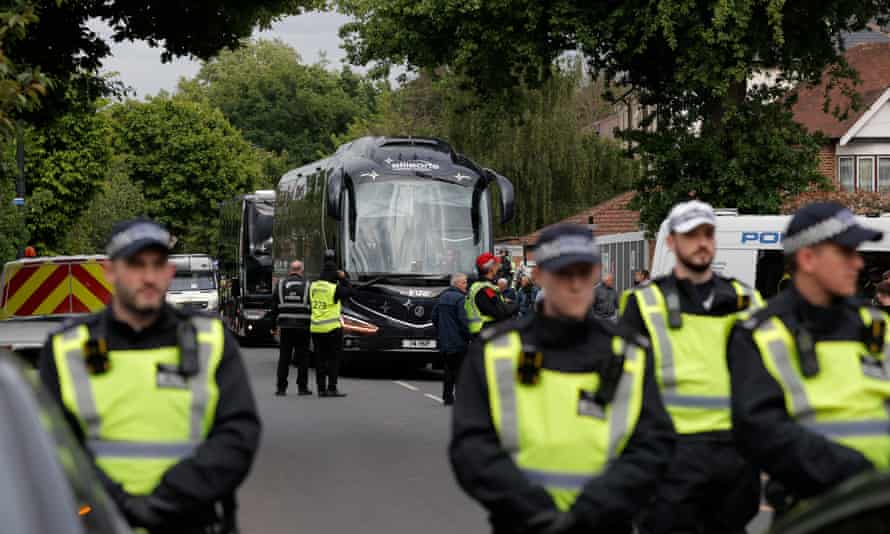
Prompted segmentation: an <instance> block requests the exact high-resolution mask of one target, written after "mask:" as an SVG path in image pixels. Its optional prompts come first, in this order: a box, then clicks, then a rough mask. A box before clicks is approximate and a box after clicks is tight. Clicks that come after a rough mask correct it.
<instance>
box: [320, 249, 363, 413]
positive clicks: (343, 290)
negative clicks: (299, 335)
mask: <svg viewBox="0 0 890 534" xmlns="http://www.w3.org/2000/svg"><path fill="white" fill-rule="evenodd" d="M327 257H328V259H326V260H325V262H324V267H323V269H322V271H321V275H320V279H319V280H316V281H314V282H312V284H311V285H310V286H309V302H310V304H311V306H312V318H311V322H310V327H309V328H310V331H311V332H312V343H313V345H315V355H316V359H317V361H316V367H315V384H316V386H317V387H318V396H319V397H345V396H346V393H343V392H341V391H340V390H339V389H338V388H337V381H338V378H339V376H340V359H341V358H342V352H343V326H342V325H341V323H340V305H341V302H343V300H344V299H347V298H349V297H350V296H351V295H352V288H351V287H350V285H349V281H348V280H347V278H346V273H344V272H343V271H339V270H337V264H336V263H334V260H333V259H331V255H330V253H328V255H327Z"/></svg>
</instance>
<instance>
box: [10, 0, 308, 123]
mask: <svg viewBox="0 0 890 534" xmlns="http://www.w3.org/2000/svg"><path fill="white" fill-rule="evenodd" d="M13 3H14V4H17V5H18V4H23V3H24V2H23V1H21V0H13ZM28 3H29V4H30V5H33V6H34V13H36V14H37V15H39V21H34V20H32V21H31V22H32V24H31V26H30V27H29V28H28V32H27V35H26V36H24V37H23V38H22V39H19V40H17V41H16V42H14V43H11V46H9V47H8V48H6V49H5V50H4V51H5V52H6V54H7V55H8V57H10V58H13V61H14V62H15V63H16V64H17V65H21V66H22V67H23V68H34V69H37V68H39V69H41V70H42V72H44V73H46V74H47V75H48V76H50V77H51V78H52V79H53V80H55V81H56V82H57V83H56V90H54V91H51V92H50V94H49V97H48V100H47V102H46V103H45V104H46V105H45V106H44V110H43V113H42V117H41V118H42V119H44V118H51V117H52V116H55V115H58V114H60V113H61V112H63V111H64V110H65V109H67V106H68V105H69V104H70V99H69V98H68V97H67V96H66V94H65V93H66V92H67V91H68V90H69V89H70V88H71V87H76V88H77V89H78V94H79V96H80V97H81V99H82V100H84V101H90V100H93V99H96V98H98V97H100V96H103V95H104V94H106V93H107V92H109V91H111V90H112V89H113V88H112V87H111V86H110V85H109V83H108V82H109V80H107V79H102V78H99V77H97V76H96V75H95V73H96V72H98V70H99V67H100V66H101V63H102V60H103V59H104V58H106V57H107V56H108V55H109V54H110V53H111V51H110V48H109V46H108V42H107V41H106V39H105V38H103V37H101V36H100V35H99V34H97V33H96V32H94V31H93V30H92V29H90V26H89V24H91V23H93V22H94V21H96V20H101V21H102V22H104V23H106V24H108V25H109V26H110V27H111V32H112V33H111V36H110V39H111V40H113V41H115V42H120V41H125V40H139V39H141V40H145V41H147V42H148V43H149V44H150V45H152V46H161V47H163V49H164V52H163V54H162V59H163V60H164V61H169V60H171V59H172V58H173V57H177V56H186V55H192V56H195V57H199V58H205V59H206V58H209V57H211V56H213V55H214V54H216V53H217V52H218V51H219V50H220V49H221V48H234V47H236V46H238V44H239V42H240V40H241V39H244V38H246V37H248V36H250V34H251V33H252V32H253V30H254V28H255V27H257V26H259V27H261V28H267V27H268V26H269V25H270V24H271V23H272V22H273V21H274V20H276V19H277V18H279V17H282V16H285V15H296V14H299V13H301V12H303V11H304V10H306V9H314V8H323V7H324V1H323V0H254V1H250V2H244V1H242V0H190V1H189V2H166V1H160V0H149V1H146V0H139V1H137V0H78V1H70V0H30V2H28ZM31 118H32V119H33V118H34V117H31Z"/></svg>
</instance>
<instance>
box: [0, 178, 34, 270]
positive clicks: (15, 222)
mask: <svg viewBox="0 0 890 534" xmlns="http://www.w3.org/2000/svg"><path fill="white" fill-rule="evenodd" d="M4 174H6V173H4ZM14 196H15V188H14V187H13V184H12V181H10V180H6V179H4V180H2V181H0V265H2V264H3V263H6V262H7V261H11V260H14V259H15V258H16V256H17V255H18V254H17V252H18V251H20V250H22V249H23V248H24V247H25V246H26V245H27V244H28V238H29V237H30V236H29V234H28V227H27V226H26V225H25V214H24V211H23V210H22V209H21V208H18V207H16V206H14V205H13V204H12V198H13V197H14Z"/></svg>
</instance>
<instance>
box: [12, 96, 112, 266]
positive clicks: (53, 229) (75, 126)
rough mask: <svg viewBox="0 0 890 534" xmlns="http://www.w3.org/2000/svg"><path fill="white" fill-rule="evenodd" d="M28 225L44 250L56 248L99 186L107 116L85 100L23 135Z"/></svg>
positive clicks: (105, 158)
mask: <svg viewBox="0 0 890 534" xmlns="http://www.w3.org/2000/svg"><path fill="white" fill-rule="evenodd" d="M25 147H26V153H27V157H26V158H25V175H26V177H27V180H28V189H29V191H30V197H29V198H28V204H27V221H28V229H29V230H30V232H31V237H32V241H33V244H35V245H36V246H38V247H40V248H41V250H42V251H43V252H44V253H47V254H51V253H54V252H59V250H60V247H61V245H62V239H63V238H64V237H65V235H64V230H63V229H66V228H70V227H71V225H72V223H73V222H74V221H75V220H76V219H77V218H78V216H79V215H80V214H81V212H82V211H83V210H84V209H86V207H87V206H88V205H89V203H90V201H91V199H92V198H93V196H94V195H95V193H96V192H97V191H99V189H101V187H102V182H103V181H104V179H105V175H106V172H107V169H108V165H109V163H110V161H111V157H112V154H113V152H112V129H111V126H110V125H109V123H108V120H107V117H106V116H105V115H103V114H101V113H97V112H96V106H95V105H89V106H85V107H82V108H81V109H77V110H75V111H71V112H69V113H66V114H65V115H62V116H60V117H58V118H56V119H55V120H53V121H52V122H51V123H49V124H48V125H47V126H45V127H43V128H31V129H29V130H28V134H27V136H26V144H25Z"/></svg>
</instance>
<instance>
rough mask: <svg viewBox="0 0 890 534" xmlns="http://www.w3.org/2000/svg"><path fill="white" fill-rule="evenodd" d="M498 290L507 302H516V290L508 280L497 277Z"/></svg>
mask: <svg viewBox="0 0 890 534" xmlns="http://www.w3.org/2000/svg"><path fill="white" fill-rule="evenodd" d="M498 290H500V292H501V295H503V297H504V300H506V301H507V302H517V301H518V300H519V299H518V298H516V290H515V289H513V286H511V285H510V280H508V279H506V278H498Z"/></svg>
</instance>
